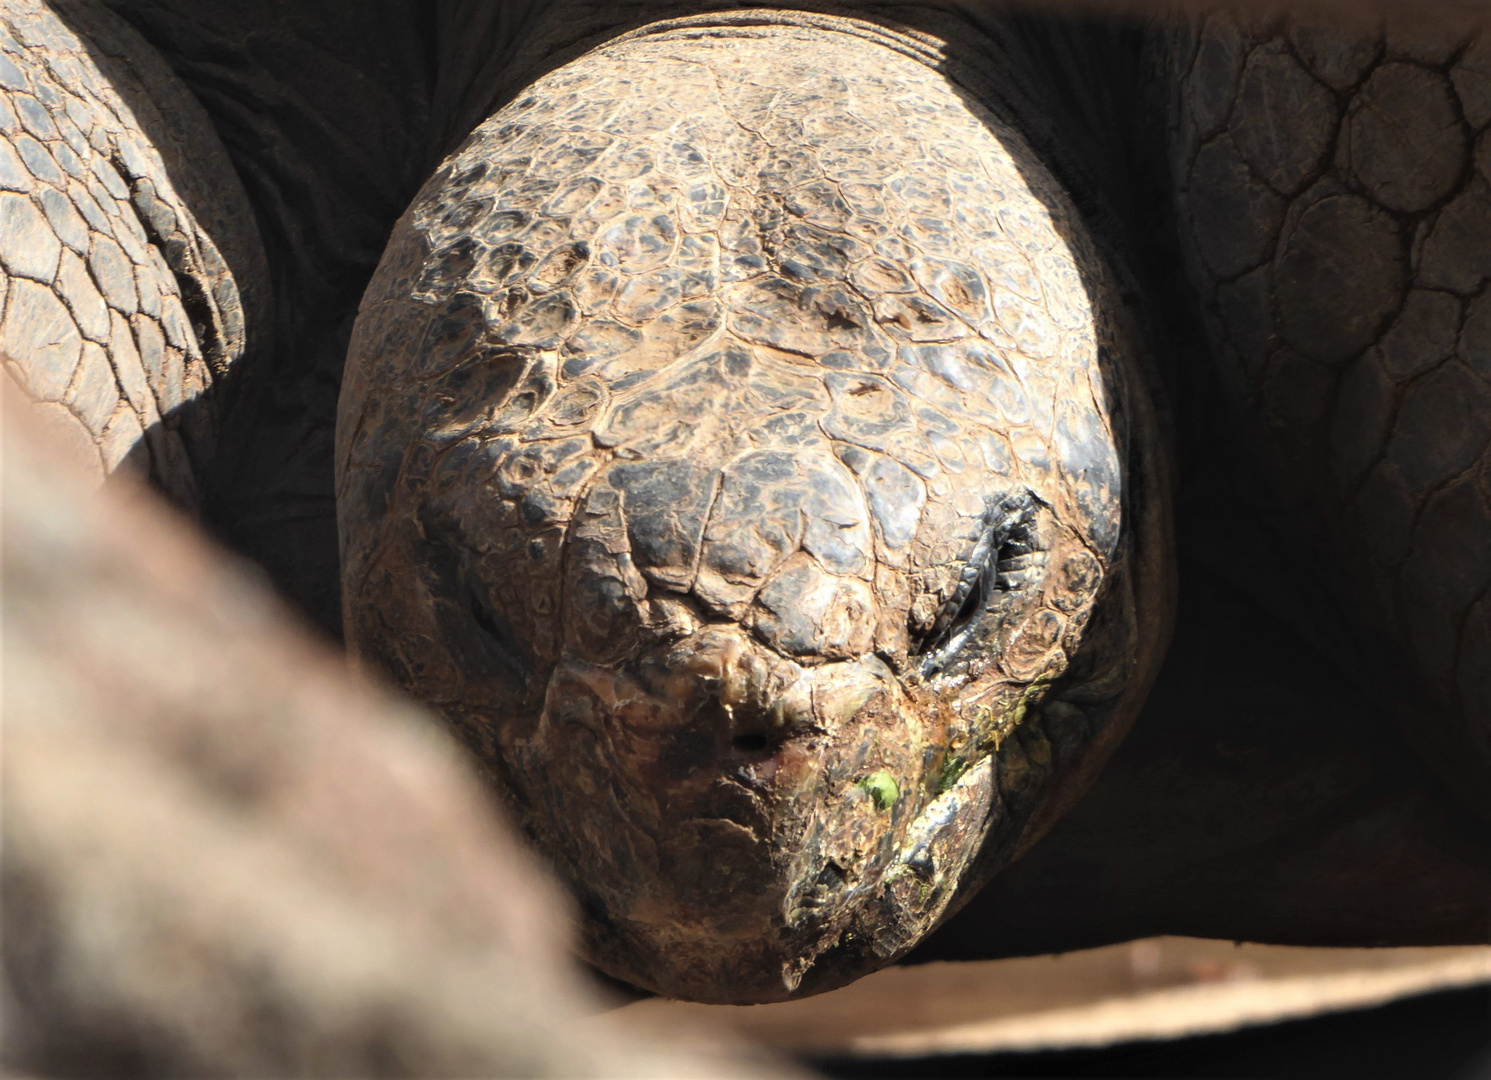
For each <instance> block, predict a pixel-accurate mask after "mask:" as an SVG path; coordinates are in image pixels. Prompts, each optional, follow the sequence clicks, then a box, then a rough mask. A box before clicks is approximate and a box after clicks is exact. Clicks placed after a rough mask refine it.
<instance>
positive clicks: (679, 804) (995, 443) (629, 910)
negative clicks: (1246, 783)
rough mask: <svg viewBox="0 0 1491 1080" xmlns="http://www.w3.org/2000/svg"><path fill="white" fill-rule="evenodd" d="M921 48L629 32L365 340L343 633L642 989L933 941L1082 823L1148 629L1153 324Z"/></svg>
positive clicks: (442, 209)
mask: <svg viewBox="0 0 1491 1080" xmlns="http://www.w3.org/2000/svg"><path fill="white" fill-rule="evenodd" d="M934 48H935V46H934V45H933V44H932V43H929V42H927V41H926V40H924V39H921V38H916V37H911V36H907V35H900V34H896V33H893V32H890V31H887V30H885V29H883V28H881V27H878V26H875V25H872V24H869V23H861V22H855V21H852V20H846V19H838V18H816V17H812V16H807V15H793V16H788V15H785V14H783V15H778V16H749V15H747V16H741V17H736V18H731V17H727V16H710V17H704V18H700V19H697V20H684V21H680V22H678V23H669V24H659V25H655V26H652V27H648V28H646V29H645V30H644V31H641V32H639V33H636V34H633V35H630V36H627V37H623V38H621V39H619V40H617V41H614V42H611V43H608V44H606V45H604V46H602V47H600V48H598V49H596V50H594V51H592V52H590V53H588V54H586V55H585V56H584V57H582V58H580V59H578V60H576V61H574V62H572V63H571V64H569V65H566V66H565V67H563V68H560V69H559V70H558V71H556V72H554V73H552V74H550V75H547V76H545V77H543V78H541V79H539V80H538V81H537V82H535V83H534V84H533V85H532V86H531V87H529V89H528V90H527V91H526V92H525V93H524V94H523V95H522V96H521V97H520V98H519V99H518V100H517V101H516V102H514V103H513V104H512V105H510V106H508V107H507V108H505V109H503V110H501V111H500V112H498V113H497V114H496V115H495V116H493V117H492V118H491V119H490V120H489V121H487V122H486V123H485V124H483V125H481V127H479V128H478V129H477V131H476V132H475V134H474V135H473V136H472V137H471V139H470V140H468V142H467V143H466V145H465V146H464V147H463V148H462V149H461V150H459V151H458V152H457V153H456V154H455V155H454V156H453V157H452V158H451V159H450V160H449V161H448V162H447V163H446V164H445V165H444V166H443V167H442V168H441V169H440V170H439V171H438V172H437V173H436V175H435V177H434V178H433V179H432V180H431V181H430V183H429V184H427V185H426V187H425V189H424V191H423V192H422V193H421V195H420V196H419V197H418V198H417V199H416V200H415V202H414V205H413V207H412V208H411V209H410V212H409V213H408V214H407V215H406V216H405V217H404V219H403V220H402V221H401V222H400V224H399V226H398V228H397V229H396V230H395V233H394V238H393V240H392V241H391V242H390V244H389V248H388V251H387V252H386V254H385V256H384V260H383V263H382V266H381V267H380V270H379V272H378V274H377V275H376V276H375V277H374V280H373V283H372V285H371V286H370V288H369V291H368V293H367V296H366V297H365V300H364V305H363V308H362V312H361V314H360V316H359V320H358V324H357V327H356V329H355V331H354V335H353V342H352V347H351V351H350V354H349V361H348V368H347V373H346V381H345V382H344V389H343V396H342V412H341V416H340V420H339V425H338V426H339V446H340V450H339V462H340V470H339V483H338V503H339V510H340V514H341V518H340V524H341V534H342V539H343V566H344V604H345V626H346V628H347V634H348V640H349V644H350V646H351V647H352V648H353V650H354V651H355V652H356V653H358V654H359V655H361V656H362V657H363V658H364V660H366V661H368V662H370V663H373V664H375V665H376V666H378V667H380V668H383V669H385V670H387V671H389V672H391V673H392V674H393V675H394V677H395V678H396V679H397V680H398V681H399V682H401V683H402V684H403V685H405V686H406V687H408V688H409V689H411V690H412V691H413V692H414V693H416V694H417V695H419V696H420V697H421V698H423V699H425V700H428V701H432V702H434V703H436V704H438V705H439V706H440V707H441V708H442V709H443V710H444V711H445V712H446V714H447V715H448V716H449V717H450V718H451V720H452V722H453V723H454V724H455V725H456V727H457V729H458V730H460V731H461V732H462V733H463V734H464V735H465V737H466V738H467V740H468V741H469V742H470V743H471V744H472V745H473V747H475V748H476V749H477V750H478V752H479V754H480V755H481V757H482V759H483V760H484V761H485V762H486V764H487V765H488V767H489V768H490V769H491V770H492V771H493V773H494V774H495V775H496V776H497V777H498V778H499V779H500V782H501V784H502V785H503V787H504V788H505V789H506V790H507V791H508V792H509V793H510V795H511V797H512V800H513V803H514V805H515V807H516V809H517V810H518V812H519V814H520V815H521V817H522V819H523V820H524V822H525V824H526V826H527V828H528V829H529V831H530V833H531V834H532V835H533V836H534V837H535V839H536V840H537V841H538V842H539V843H540V844H541V845H542V846H543V848H544V849H545V850H546V851H547V852H548V853H549V855H550V857H551V858H553V859H554V860H555V862H556V863H557V865H558V866H559V868H560V869H561V871H562V873H563V874H564V876H565V877H566V878H567V879H568V881H569V882H570V884H571V885H572V886H573V887H574V888H575V890H576V891H577V892H578V893H579V895H580V896H581V897H582V898H583V900H584V903H585V905H586V908H587V911H588V912H589V914H590V919H589V921H588V934H589V949H590V954H591V956H592V958H593V959H594V960H595V962H596V963H598V964H599V965H600V966H601V967H603V968H604V969H605V970H607V971H609V972H611V973H612V974H614V975H616V976H618V977H621V978H623V979H626V980H628V981H631V982H634V983H637V984H639V985H643V986H647V987H650V988H653V989H656V990H658V991H660V992H664V993H668V994H673V995H679V996H688V997H694V998H699V999H705V1000H716V1001H750V1000H766V999H771V998H777V997H782V996H785V995H788V994H791V993H793V992H797V991H799V990H800V989H801V990H810V989H811V990H819V989H824V988H827V987H829V986H832V985H837V984H839V983H842V982H845V981H848V980H849V979H852V978H855V977H857V976H858V975H860V974H863V973H864V972H865V971H867V970H871V969H873V968H874V967H877V966H880V965H882V964H885V963H887V962H889V961H891V960H893V959H895V958H896V957H897V956H899V955H901V954H902V953H904V952H905V951H906V950H907V949H909V948H910V947H911V946H912V945H914V944H915V943H916V942H917V941H918V940H919V939H920V938H921V937H922V936H923V935H924V934H925V933H926V932H927V930H928V929H930V927H931V926H932V925H934V924H935V923H936V922H937V921H938V920H939V919H940V918H941V917H942V916H943V915H944V914H945V912H946V911H947V910H948V906H949V904H950V903H952V902H953V900H954V897H955V896H957V895H958V894H959V891H960V889H967V888H968V887H969V886H970V885H973V884H975V883H977V882H979V881H981V880H982V879H983V878H984V877H986V876H987V874H988V873H990V872H992V871H993V870H995V869H997V868H998V867H999V866H1000V865H1002V864H1003V863H1004V862H1006V861H1008V859H1009V858H1010V856H1011V854H1012V853H1013V852H1014V851H1015V850H1016V848H1017V846H1019V845H1020V844H1021V843H1022V840H1023V842H1025V843H1028V842H1029V841H1030V840H1031V839H1032V838H1033V833H1034V832H1037V831H1039V827H1040V826H1039V824H1037V826H1036V828H1035V829H1031V826H1032V824H1033V823H1035V822H1040V823H1043V822H1044V821H1046V820H1047V819H1049V817H1050V816H1051V814H1052V812H1053V810H1054V807H1055V806H1056V805H1060V804H1064V803H1065V802H1068V801H1070V799H1071V797H1072V795H1073V794H1074V792H1073V791H1072V780H1073V777H1081V776H1085V775H1087V774H1088V773H1090V770H1091V768H1092V766H1093V763H1094V761H1095V760H1100V759H1101V758H1102V757H1104V756H1105V755H1106V753H1107V751H1108V750H1109V749H1110V748H1111V746H1112V744H1113V742H1114V740H1115V738H1116V736H1117V735H1118V734H1120V733H1121V732H1122V730H1124V729H1125V728H1126V727H1127V725H1128V723H1129V721H1130V720H1131V718H1132V715H1133V712H1134V709H1135V707H1136V705H1137V702H1138V700H1139V699H1140V697H1141V696H1142V693H1143V690H1144V688H1145V686H1146V685H1147V683H1148V681H1149V677H1150V675H1151V672H1152V668H1153V664H1154V661H1155V658H1156V657H1157V656H1158V654H1159V650H1160V646H1161V645H1162V642H1163V638H1164V629H1163V625H1164V621H1165V619H1166V617H1167V612H1168V596H1167V588H1166V584H1165V583H1166V580H1167V577H1166V574H1167V571H1166V570H1165V569H1164V568H1163V564H1164V555H1163V553H1164V550H1165V547H1166V544H1167V531H1166V525H1165V516H1164V511H1163V508H1162V507H1163V500H1162V499H1158V498H1156V497H1155V496H1156V495H1159V493H1160V492H1161V491H1162V490H1163V483H1162V481H1161V479H1160V472H1159V462H1158V454H1157V451H1156V443H1155V440H1156V430H1155V428H1154V424H1153V421H1152V419H1151V418H1150V415H1149V407H1148V403H1147V401H1146V400H1145V390H1144V388H1143V386H1142V382H1141V380H1140V379H1139V377H1138V373H1137V369H1136V366H1135V365H1136V364H1137V363H1138V362H1139V355H1138V352H1139V345H1138V342H1137V338H1136V336H1135V334H1134V332H1133V330H1132V329H1131V328H1130V326H1129V322H1128V318H1129V317H1128V314H1127V313H1126V311H1125V310H1124V308H1123V306H1122V304H1121V302H1120V301H1119V300H1118V299H1117V296H1116V293H1115V291H1114V289H1113V286H1112V285H1111V283H1110V280H1109V274H1108V271H1107V270H1106V268H1105V267H1104V266H1103V264H1102V261H1101V260H1100V259H1099V257H1098V256H1097V254H1096V252H1095V250H1094V248H1093V247H1092V245H1091V242H1090V241H1089V240H1088V238H1087V236H1086V233H1085V228H1084V225H1083V223H1082V221H1081V219H1080V218H1079V217H1078V216H1077V214H1076V212H1075V210H1074V209H1073V208H1072V207H1071V205H1070V204H1069V202H1068V199H1067V196H1066V195H1065V193H1064V192H1063V191H1062V190H1061V189H1060V187H1059V186H1058V185H1057V183H1056V182H1055V181H1054V179H1053V178H1052V177H1051V175H1050V173H1049V172H1048V171H1047V170H1046V167H1045V166H1043V165H1042V164H1041V163H1040V162H1039V160H1038V159H1036V157H1035V156H1034V154H1033V153H1032V152H1031V150H1030V149H1029V147H1028V146H1027V145H1026V143H1025V142H1024V140H1023V139H1022V138H1021V136H1020V135H1019V134H1018V132H1017V131H1016V130H1015V129H1014V128H1012V127H1011V126H1010V125H1008V124H1006V123H1004V122H1002V121H1000V120H998V119H996V118H995V117H994V116H993V115H991V114H990V113H989V112H987V111H986V110H985V109H984V108H983V107H981V106H980V105H978V104H976V103H975V102H973V101H972V100H971V99H970V98H969V97H968V96H967V95H966V93H959V91H958V88H957V87H956V85H955V84H952V83H950V82H949V81H948V80H947V79H946V78H945V77H944V76H942V75H939V74H938V73H937V72H936V71H934V70H933V69H932V68H931V67H930V66H928V63H927V62H924V61H925V60H931V61H935V60H936V59H937V54H936V53H935V51H933V50H934ZM1027 830H1029V832H1027Z"/></svg>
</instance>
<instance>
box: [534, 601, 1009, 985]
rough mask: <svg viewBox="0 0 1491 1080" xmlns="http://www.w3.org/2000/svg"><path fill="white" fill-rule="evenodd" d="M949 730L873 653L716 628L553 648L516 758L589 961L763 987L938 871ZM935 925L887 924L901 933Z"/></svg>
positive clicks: (795, 971) (644, 981)
mask: <svg viewBox="0 0 1491 1080" xmlns="http://www.w3.org/2000/svg"><path fill="white" fill-rule="evenodd" d="M941 736H942V733H941V732H940V731H939V730H937V728H936V725H935V724H933V725H929V724H927V722H926V716H925V710H924V709H917V708H916V707H914V705H913V703H912V702H911V701H910V700H909V699H908V698H907V696H906V692H905V691H904V690H903V688H902V687H901V686H900V684H899V682H898V680H897V679H896V677H895V676H894V675H893V673H892V672H891V671H890V669H889V668H888V667H886V666H885V665H884V664H883V663H882V662H881V661H880V660H878V659H877V658H874V657H867V658H863V659H860V660H855V661H844V662H837V663H829V664H821V665H818V666H815V667H811V668H809V667H803V666H800V665H798V664H796V663H793V662H791V661H788V660H784V659H782V658H781V657H779V656H777V655H775V654H773V653H772V652H771V651H770V650H768V649H766V648H765V647H764V646H762V645H761V644H759V643H757V642H755V641H753V640H752V639H750V638H749V637H748V636H747V635H746V634H745V633H744V632H743V631H741V630H740V629H739V628H738V627H734V626H718V625H716V626H711V627H707V628H705V630H703V631H701V632H700V633H698V634H696V635H693V636H692V637H691V638H689V639H687V640H685V641H683V642H676V643H673V644H670V645H666V646H659V647H658V648H657V649H655V650H653V651H652V652H650V653H649V654H647V655H645V656H644V657H643V658H642V660H641V661H640V662H639V663H637V664H633V665H627V666H626V667H625V668H618V667H617V666H616V665H599V664H591V663H587V662H585V661H584V660H580V659H576V658H573V657H571V658H567V659H565V660H563V661H561V662H560V663H559V664H558V666H557V667H556V669H555V672H554V675H553V678H552V679H551V681H550V684H549V692H548V694H547V697H546V703H545V707H544V712H543V716H542V718H541V720H540V722H539V724H538V726H537V729H536V730H535V732H534V735H533V738H532V739H531V740H529V741H528V743H527V745H526V747H525V749H524V752H523V756H524V758H525V764H524V768H523V770H522V772H523V773H524V775H526V776H538V777H543V778H546V779H545V781H544V782H543V790H538V788H537V787H535V789H534V790H533V791H532V793H531V796H530V797H531V802H530V805H531V806H533V807H535V808H537V809H538V813H540V814H541V815H543V816H544V817H545V818H546V819H547V820H545V821H544V822H543V823H542V826H541V827H542V829H543V831H544V832H546V833H547V834H549V835H560V836H564V837H565V838H566V840H565V844H564V847H565V850H564V852H563V853H562V854H563V858H562V859H561V865H562V866H563V867H564V869H565V870H566V871H567V876H568V877H570V879H571V881H572V883H573V884H574V886H575V888H576V890H577V891H578V892H579V893H580V894H581V896H582V897H584V898H585V901H586V907H587V909H588V913H589V914H590V915H591V918H590V919H589V920H588V923H589V925H588V930H589V934H590V941H589V951H590V953H591V956H592V959H593V960H594V961H595V962H596V963H597V964H598V965H599V966H600V967H602V968H603V969H605V970H607V971H608V972H610V973H611V974H613V975H615V976H617V977H619V978H622V979H625V980H627V981H629V982H633V983H636V984H638V985H642V986H647V987H650V988H657V989H660V990H665V991H666V992H667V993H670V994H680V993H683V994H688V995H691V996H695V997H697V998H699V999H701V1000H719V1001H724V1000H730V1001H741V1000H771V999H776V998H782V997H785V996H788V995H790V994H791V993H792V992H793V991H795V990H796V989H797V988H798V985H799V983H800V982H801V980H802V979H803V976H804V973H805V972H806V971H807V970H808V969H809V968H811V966H812V963H813V958H815V957H817V956H818V955H820V954H822V953H824V952H826V951H828V950H831V949H837V948H841V947H842V943H841V939H842V938H844V937H845V935H846V934H847V935H848V936H849V938H851V939H852V938H853V937H854V929H855V928H856V927H857V926H869V925H876V926H881V924H882V923H883V911H882V910H881V909H882V908H883V907H884V905H885V903H886V902H887V899H886V898H887V897H889V896H890V894H891V893H892V892H893V891H894V888H893V885H892V883H891V882H890V880H889V879H890V878H893V877H896V876H898V875H899V876H904V875H905V874H907V873H920V874H921V875H922V877H921V878H918V881H923V882H924V881H925V880H929V878H928V874H929V873H931V868H932V865H933V864H932V863H931V862H928V861H927V858H928V857H927V854H926V851H925V850H923V849H927V850H930V849H928V846H927V842H926V840H925V838H922V839H918V838H919V837H920V836H921V833H924V832H926V831H927V829H926V826H925V823H924V822H922V821H921V820H920V819H921V817H922V816H923V815H922V811H923V810H924V809H926V807H927V804H928V803H929V802H932V801H933V800H934V799H935V798H936V796H937V791H936V787H937V781H936V778H935V777H934V776H932V775H930V771H931V769H932V768H936V767H938V754H939V752H940V750H941V748H942V738H941ZM946 810H947V807H946V806H943V807H942V811H943V812H944V816H947V815H946V813H945V812H946ZM582 811H583V812H582ZM982 835H983V834H982V831H979V836H980V837H981V836H982ZM918 844H919V845H920V847H918ZM945 846H946V845H944V847H945ZM975 847H976V845H975ZM913 849H916V850H915V851H913ZM918 852H920V854H918ZM969 854H971V849H970V852H969ZM918 858H920V859H921V862H919V863H918V862H915V860H916V859H918ZM909 860H910V861H909ZM953 861H957V860H953ZM942 863H943V864H944V870H939V871H938V873H939V874H940V875H941V876H943V877H946V876H948V875H947V873H946V872H944V871H945V870H951V869H953V868H952V867H951V863H950V862H949V857H948V856H947V854H946V853H944V854H943V857H942ZM958 876H959V875H958V873H956V872H952V874H951V877H952V878H957V877H958ZM914 891H917V892H918V895H925V894H926V892H927V888H926V885H925V884H924V883H923V884H922V885H920V886H918V888H917V890H914ZM903 906H904V905H903ZM913 906H914V905H913ZM872 909H873V911H872ZM908 911H909V909H908ZM872 915H873V917H871V916H872ZM927 925H929V923H927V922H926V920H922V919H920V918H919V917H917V918H913V919H912V920H911V922H910V923H908V924H907V925H904V926H898V927H897V928H896V929H895V930H894V931H893V932H892V933H891V936H892V937H897V938H904V945H906V946H909V944H910V943H911V942H913V941H914V940H915V939H916V938H917V937H919V936H920V933H921V932H923V931H924V930H925V929H926V926H927ZM883 962H884V958H879V959H877V960H876V961H875V963H874V964H871V965H867V967H868V966H878V964H880V963H883ZM776 973H779V974H776ZM857 973H858V972H842V973H841V969H840V968H839V967H838V966H837V965H836V966H835V971H834V974H833V975H832V978H834V979H835V980H836V981H841V980H842V981H847V979H848V978H852V977H854V975H855V974H857Z"/></svg>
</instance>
